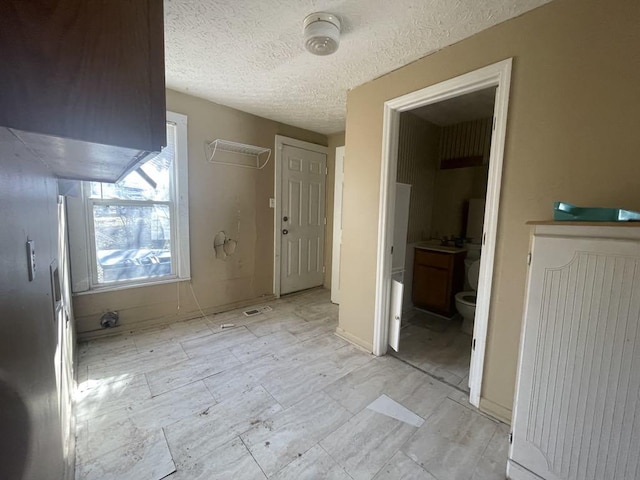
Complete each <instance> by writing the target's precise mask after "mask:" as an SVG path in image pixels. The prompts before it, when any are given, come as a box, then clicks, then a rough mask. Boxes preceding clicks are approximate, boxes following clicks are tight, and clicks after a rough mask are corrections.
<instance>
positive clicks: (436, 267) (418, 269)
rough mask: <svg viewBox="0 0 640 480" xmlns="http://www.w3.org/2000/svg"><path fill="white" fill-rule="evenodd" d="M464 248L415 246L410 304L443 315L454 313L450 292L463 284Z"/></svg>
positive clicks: (458, 289)
mask: <svg viewBox="0 0 640 480" xmlns="http://www.w3.org/2000/svg"><path fill="white" fill-rule="evenodd" d="M466 255H467V252H466V250H464V249H462V248H453V247H436V246H433V247H430V246H418V247H416V249H415V257H414V264H413V290H412V301H413V304H414V306H416V307H419V308H424V309H426V310H429V311H432V312H434V313H438V314H441V315H445V316H447V317H451V316H453V314H454V313H455V302H454V296H455V294H456V293H457V292H460V291H462V289H463V286H464V259H465V257H466Z"/></svg>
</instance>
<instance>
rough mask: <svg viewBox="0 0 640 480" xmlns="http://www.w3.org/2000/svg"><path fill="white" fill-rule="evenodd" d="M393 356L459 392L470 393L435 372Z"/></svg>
mask: <svg viewBox="0 0 640 480" xmlns="http://www.w3.org/2000/svg"><path fill="white" fill-rule="evenodd" d="M391 356H392V357H393V358H395V359H396V360H398V361H400V362H402V363H404V364H405V365H408V366H410V367H411V368H415V369H416V370H418V371H419V372H422V373H424V374H425V375H429V376H430V377H431V378H433V379H434V380H437V381H438V382H440V383H443V384H445V385H447V386H449V387H451V388H455V389H456V390H458V391H459V392H462V393H464V394H465V395H469V392H467V391H466V390H463V389H462V388H460V387H458V386H457V385H454V384H452V383H449V382H447V381H446V380H444V379H443V378H442V377H438V376H436V375H434V374H433V373H430V372H427V371H426V370H423V369H421V368H420V367H416V366H415V365H413V364H412V363H410V362H407V361H406V360H404V359H402V358H400V357H396V356H395V355H393V354H391Z"/></svg>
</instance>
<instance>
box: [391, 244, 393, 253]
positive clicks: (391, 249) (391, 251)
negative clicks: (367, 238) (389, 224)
mask: <svg viewBox="0 0 640 480" xmlns="http://www.w3.org/2000/svg"><path fill="white" fill-rule="evenodd" d="M391 255H393V245H391Z"/></svg>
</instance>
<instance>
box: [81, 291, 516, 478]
mask: <svg viewBox="0 0 640 480" xmlns="http://www.w3.org/2000/svg"><path fill="white" fill-rule="evenodd" d="M268 305H269V306H270V307H271V308H272V310H271V311H268V312H264V313H262V314H260V315H256V316H254V317H246V316H244V315H243V313H242V311H243V310H246V308H245V309H240V310H236V311H232V312H226V313H223V314H219V315H211V316H208V317H207V318H199V319H195V320H191V321H187V322H182V323H179V324H174V325H171V326H170V327H166V328H159V329H153V330H148V331H143V332H137V333H135V334H130V335H124V334H123V335H121V336H118V337H113V338H109V339H103V340H96V341H91V342H85V343H82V344H81V345H80V347H79V357H80V358H79V372H78V384H79V385H78V391H77V396H76V402H77V405H76V417H77V422H76V423H77V447H76V448H77V462H76V479H78V480H80V479H83V480H93V479H100V480H109V479H113V480H116V479H117V480H159V479H162V478H166V479H168V480H197V479H206V480H213V479H232V480H245V479H266V478H269V479H276V480H288V479H294V480H301V479H309V480H315V479H337V480H356V479H375V480H382V479H388V480H391V479H407V480H411V479H416V480H420V479H427V480H434V479H435V480H449V479H452V480H453V479H469V480H485V479H486V480H490V479H496V480H498V479H504V478H505V473H504V472H505V465H506V458H507V438H508V432H509V429H508V427H507V426H506V425H504V424H501V423H499V422H497V421H495V420H493V419H491V418H489V417H487V416H485V415H483V414H482V413H480V412H478V411H477V410H476V409H474V408H473V407H472V406H471V405H469V404H468V402H467V398H466V396H465V395H464V394H463V393H462V392H461V391H460V390H459V389H456V388H453V387H452V386H451V385H448V384H446V383H443V382H440V381H438V380H436V379H434V378H433V377H432V376H429V375H427V374H425V373H423V372H421V371H420V370H418V369H416V368H414V367H412V366H411V365H408V364H406V363H404V362H402V361H399V360H398V359H397V358H394V357H391V356H386V357H381V358H376V357H374V356H372V355H370V354H367V353H365V352H364V351H362V350H361V349H359V348H357V347H355V346H353V345H351V344H349V343H348V342H346V341H344V340H342V339H340V338H339V337H337V336H336V335H334V333H333V332H334V331H335V328H336V326H337V307H336V306H335V305H332V304H331V303H330V302H329V292H328V291H327V290H323V289H314V290H310V291H306V292H302V293H300V294H296V295H291V296H287V297H284V298H282V299H280V300H277V301H272V302H269V303H268ZM222 324H233V325H234V326H233V327H230V328H224V329H223V328H221V325H222Z"/></svg>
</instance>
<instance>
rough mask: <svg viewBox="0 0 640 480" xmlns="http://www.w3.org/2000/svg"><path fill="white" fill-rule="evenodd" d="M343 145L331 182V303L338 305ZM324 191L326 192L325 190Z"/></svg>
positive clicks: (338, 149) (337, 150)
mask: <svg viewBox="0 0 640 480" xmlns="http://www.w3.org/2000/svg"><path fill="white" fill-rule="evenodd" d="M344 150H345V147H344V145H342V146H340V147H336V157H335V168H334V171H335V178H334V182H333V219H332V222H331V223H332V224H333V243H332V245H333V247H332V248H331V301H332V302H333V303H337V304H339V303H340V250H341V249H342V189H343V187H344ZM325 191H326V190H325Z"/></svg>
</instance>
